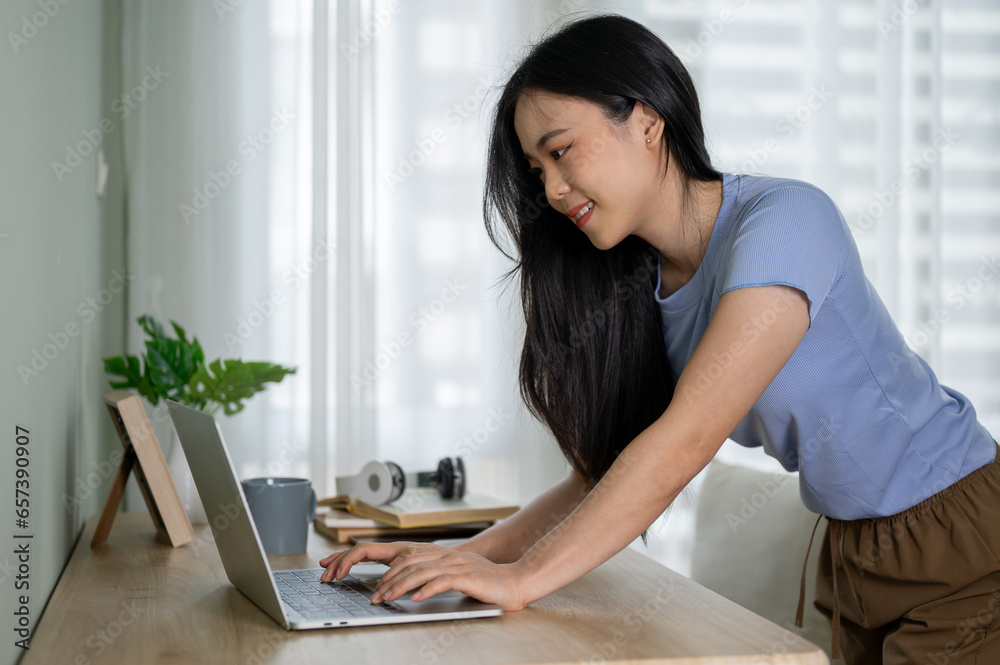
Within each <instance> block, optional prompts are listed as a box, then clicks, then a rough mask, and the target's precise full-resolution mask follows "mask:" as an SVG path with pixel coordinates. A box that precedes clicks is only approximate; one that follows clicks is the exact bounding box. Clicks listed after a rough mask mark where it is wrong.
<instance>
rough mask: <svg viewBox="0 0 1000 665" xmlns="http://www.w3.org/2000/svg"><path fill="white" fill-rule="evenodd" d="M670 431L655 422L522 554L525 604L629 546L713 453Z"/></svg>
mask: <svg viewBox="0 0 1000 665" xmlns="http://www.w3.org/2000/svg"><path fill="white" fill-rule="evenodd" d="M667 432H670V429H669V428H665V427H662V426H661V427H658V426H656V425H654V426H651V427H650V428H648V429H647V430H645V431H644V432H643V433H642V434H640V435H639V436H638V437H637V438H636V439H635V440H634V441H632V443H630V444H629V446H627V447H626V448H625V450H624V451H622V453H621V455H619V457H618V459H617V460H615V462H614V464H613V465H612V466H611V468H610V469H609V470H608V472H607V473H606V474H605V475H604V477H603V478H602V479H601V481H600V482H599V483H598V484H597V486H596V487H594V489H593V490H592V491H591V492H590V493H589V494H588V496H587V497H586V498H585V499H584V500H583V501H582V502H581V503H580V504H579V505H578V506H577V507H576V509H575V510H574V511H573V512H572V513H571V514H570V515H569V516H568V517H567V518H566V519H565V520H563V521H562V522H561V523H560V524H558V525H557V526H556V527H555V528H553V529H552V530H551V531H550V532H549V533H548V534H547V535H546V536H544V537H543V538H542V539H540V540H539V541H538V542H536V543H535V545H534V546H533V547H532V548H531V549H529V550H528V551H527V552H526V553H525V554H524V556H523V557H521V559H520V560H519V561H518V562H517V564H516V565H517V566H518V568H519V569H520V570H521V575H522V579H523V581H524V584H523V589H524V598H523V601H524V604H525V605H527V604H529V603H531V602H534V601H535V600H537V599H539V598H541V597H543V596H545V595H547V594H549V593H551V592H552V591H555V590H556V589H559V588H560V587H562V586H564V585H565V584H568V583H569V582H571V581H573V580H575V579H577V578H579V577H581V576H583V575H584V574H586V573H588V572H590V571H591V570H593V569H594V568H596V567H597V566H599V565H600V564H602V563H604V562H605V561H607V560H608V559H610V558H611V557H612V556H614V555H615V554H616V553H618V552H619V551H621V550H622V549H624V548H625V547H626V546H628V545H629V544H630V543H631V542H632V541H633V540H635V538H636V537H638V536H639V535H640V534H641V533H642V532H643V531H644V530H646V529H647V528H648V527H649V526H650V525H651V524H652V523H653V522H654V521H655V520H656V519H657V518H658V517H659V516H660V515H661V514H662V513H663V511H664V510H666V509H667V507H668V506H669V505H670V504H671V503H672V502H673V500H674V499H675V498H676V497H677V495H678V494H679V493H680V492H681V490H682V489H683V488H684V487H685V486H686V485H687V484H688V482H690V480H691V478H693V477H694V476H695V475H697V473H698V471H700V470H701V469H702V468H703V467H704V465H705V464H707V463H708V461H709V460H710V459H711V457H712V455H714V450H712V449H710V448H709V447H706V446H704V445H703V444H701V442H699V441H698V440H697V437H696V436H692V437H688V436H684V435H680V436H677V437H676V438H674V437H671V436H669V435H668V434H667ZM675 434H679V433H676V432H675ZM671 439H673V440H672V441H671ZM665 452H667V454H664V453H665Z"/></svg>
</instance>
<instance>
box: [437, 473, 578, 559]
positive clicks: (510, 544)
mask: <svg viewBox="0 0 1000 665" xmlns="http://www.w3.org/2000/svg"><path fill="white" fill-rule="evenodd" d="M587 492H588V488H587V486H586V484H585V483H584V481H583V479H582V478H581V477H580V476H579V474H577V473H576V472H575V471H572V472H571V473H570V474H569V476H567V477H566V478H565V479H564V480H562V481H561V482H559V483H556V484H555V485H553V486H552V487H551V488H549V489H548V490H546V491H545V492H543V493H542V494H540V495H539V496H538V497H536V498H535V499H534V500H533V501H532V502H531V503H529V504H528V505H526V506H525V507H523V508H521V509H520V510H519V511H517V512H516V513H514V514H513V515H511V516H510V517H508V518H507V519H505V520H503V521H501V522H499V523H497V524H494V525H493V526H492V527H490V528H489V529H486V530H485V531H483V532H482V533H480V534H478V535H476V536H474V537H473V538H470V539H469V540H467V541H466V542H464V543H462V544H460V545H458V546H457V547H456V548H455V549H458V550H462V551H465V552H474V553H475V554H479V555H480V556H484V557H486V558H487V559H489V560H490V561H493V562H494V563H513V562H514V561H517V560H518V559H520V558H521V556H522V555H523V554H524V553H525V552H526V551H527V550H528V549H529V548H530V547H531V546H532V545H534V544H535V543H537V542H538V541H539V540H540V539H541V538H542V537H544V536H545V534H547V533H548V532H549V531H551V530H552V528H553V527H555V526H556V525H557V524H559V523H560V522H561V521H563V520H564V519H565V518H566V517H567V516H568V515H569V514H570V513H571V512H573V509H574V508H576V507H577V505H578V504H579V503H580V502H581V501H582V500H583V499H584V498H585V497H586V496H587Z"/></svg>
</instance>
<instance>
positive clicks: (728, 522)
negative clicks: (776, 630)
mask: <svg viewBox="0 0 1000 665" xmlns="http://www.w3.org/2000/svg"><path fill="white" fill-rule="evenodd" d="M736 445H737V444H734V443H732V442H727V443H726V446H728V448H726V447H725V446H724V450H728V451H730V453H729V454H728V455H727V454H720V455H719V456H717V457H716V459H714V460H713V461H712V462H710V463H709V465H708V467H707V468H706V469H705V471H704V472H703V473H704V476H703V482H702V483H701V486H700V488H699V489H698V496H697V499H696V509H695V512H696V517H695V537H694V548H693V552H692V565H691V578H692V579H694V580H695V581H696V582H698V583H699V584H702V585H703V586H706V587H708V588H709V589H712V590H713V591H715V592H716V593H718V594H720V595H722V596H725V597H726V598H728V599H730V600H732V601H734V602H735V603H737V604H739V605H742V606H743V607H745V608H747V609H749V610H751V611H753V612H755V613H756V614H759V615H761V616H763V617H765V618H767V619H770V620H771V621H773V622H774V623H776V624H778V625H779V626H783V627H785V628H787V629H788V630H790V631H792V632H794V633H796V634H798V635H800V636H801V637H803V638H804V639H807V640H809V641H810V642H812V643H814V644H816V645H818V646H819V647H821V648H822V649H823V650H824V651H826V652H827V656H829V655H830V623H829V621H828V620H827V618H826V617H825V616H823V614H821V613H820V612H819V610H817V609H816V608H815V607H814V606H813V604H812V600H813V593H814V588H815V580H816V565H817V559H818V557H819V553H820V550H821V548H822V546H823V533H824V530H825V528H826V520H823V521H822V522H820V525H819V527H818V528H817V530H816V539H815V541H814V542H813V546H812V550H811V552H810V554H809V568H808V570H807V573H806V602H805V614H804V617H803V627H802V628H796V627H795V611H796V607H797V604H798V598H799V584H800V582H801V576H802V561H803V557H805V553H806V547H807V546H808V544H809V535H810V533H811V532H812V528H813V525H814V524H815V523H816V518H817V515H816V514H815V513H813V512H811V511H809V510H808V509H807V508H806V507H805V506H804V505H802V500H801V499H800V498H799V480H798V474H790V473H787V472H785V471H784V469H782V468H781V467H780V465H779V464H778V462H777V461H776V460H773V459H771V458H769V457H767V456H766V455H765V454H764V452H763V451H761V450H759V449H756V450H754V449H749V450H748V449H742V451H739V452H735V453H734V452H732V451H734V450H735V449H734V448H733V447H734V446H736ZM750 454H752V455H754V456H758V457H757V459H755V460H754V461H753V468H751V467H749V466H746V465H743V464H737V463H732V462H731V461H724V460H727V459H729V460H732V459H733V458H734V456H735V457H739V458H740V459H741V460H744V459H748V455H750ZM772 463H773V464H772ZM780 648H781V645H775V650H776V652H777V650H779V649H780ZM841 662H843V661H842V660H840V659H837V660H836V661H833V660H831V663H841Z"/></svg>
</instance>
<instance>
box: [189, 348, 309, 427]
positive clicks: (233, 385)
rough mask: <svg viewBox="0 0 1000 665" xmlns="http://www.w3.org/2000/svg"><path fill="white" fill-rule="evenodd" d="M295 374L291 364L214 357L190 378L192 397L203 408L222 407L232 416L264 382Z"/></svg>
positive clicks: (205, 409)
mask: <svg viewBox="0 0 1000 665" xmlns="http://www.w3.org/2000/svg"><path fill="white" fill-rule="evenodd" d="M294 373H295V368H294V367H282V366H280V365H272V364H271V363H266V362H243V361H242V360H221V359H220V360H216V361H215V362H213V363H211V364H210V365H209V366H208V367H201V368H199V369H198V371H197V372H195V374H194V377H193V378H192V380H191V400H192V401H193V402H194V403H196V404H198V405H199V406H198V408H200V409H202V410H204V411H208V412H209V413H215V412H217V411H218V410H219V408H222V409H224V412H225V414H226V415H227V416H231V415H233V414H234V413H239V412H240V411H242V410H243V407H244V406H246V405H245V404H244V403H243V402H244V400H247V399H250V398H251V397H253V396H254V394H256V393H259V392H261V391H262V390H264V388H265V387H266V386H265V385H264V384H266V383H269V382H273V383H280V382H281V380H282V379H284V378H285V376H286V375H288V374H294Z"/></svg>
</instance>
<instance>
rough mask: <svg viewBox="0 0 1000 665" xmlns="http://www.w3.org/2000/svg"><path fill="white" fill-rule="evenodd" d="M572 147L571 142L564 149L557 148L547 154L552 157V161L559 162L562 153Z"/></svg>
mask: <svg viewBox="0 0 1000 665" xmlns="http://www.w3.org/2000/svg"><path fill="white" fill-rule="evenodd" d="M572 145H573V143H572V142H571V143H570V144H569V145H568V146H566V147H565V148H557V149H555V150H553V151H552V152H550V153H549V154H550V155H552V159H554V160H556V161H559V158H560V157H562V156H563V153H564V152H566V151H567V150H569V149H570V147H571V146H572Z"/></svg>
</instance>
